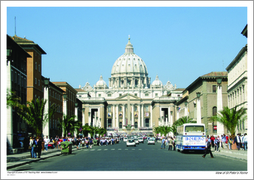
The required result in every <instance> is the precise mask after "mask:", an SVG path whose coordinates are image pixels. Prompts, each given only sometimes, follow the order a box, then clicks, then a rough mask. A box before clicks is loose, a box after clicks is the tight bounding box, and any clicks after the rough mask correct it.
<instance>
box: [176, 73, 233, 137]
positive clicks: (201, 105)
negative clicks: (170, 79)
mask: <svg viewBox="0 0 254 180" xmlns="http://www.w3.org/2000/svg"><path fill="white" fill-rule="evenodd" d="M227 77H228V74H227V72H211V73H208V74H205V75H203V76H200V77H198V78H197V79H196V80H195V81H194V82H193V83H191V84H190V85H189V86H188V87H187V88H186V89H185V90H184V91H183V94H184V96H183V98H182V99H181V100H180V101H178V102H177V103H176V105H177V109H178V111H179V112H177V113H179V117H183V116H189V118H192V119H193V120H194V121H196V122H197V123H204V124H205V126H206V133H207V134H210V135H212V134H214V135H221V134H224V133H227V129H226V128H225V127H224V126H223V125H221V124H219V123H217V122H213V121H212V120H211V117H212V116H215V115H217V113H218V111H220V110H222V107H224V106H227V85H228V80H227Z"/></svg>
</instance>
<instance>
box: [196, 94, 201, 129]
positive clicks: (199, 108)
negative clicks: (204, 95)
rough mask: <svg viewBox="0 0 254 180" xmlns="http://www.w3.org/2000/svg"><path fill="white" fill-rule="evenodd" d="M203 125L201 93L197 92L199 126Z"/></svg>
mask: <svg viewBox="0 0 254 180" xmlns="http://www.w3.org/2000/svg"><path fill="white" fill-rule="evenodd" d="M200 123H201V106H200V92H197V124H200Z"/></svg>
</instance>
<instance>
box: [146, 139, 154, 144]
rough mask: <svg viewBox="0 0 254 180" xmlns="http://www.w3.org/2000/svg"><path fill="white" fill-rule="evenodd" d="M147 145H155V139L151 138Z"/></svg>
mask: <svg viewBox="0 0 254 180" xmlns="http://www.w3.org/2000/svg"><path fill="white" fill-rule="evenodd" d="M147 144H148V145H149V144H154V145H155V138H149V139H148V141H147Z"/></svg>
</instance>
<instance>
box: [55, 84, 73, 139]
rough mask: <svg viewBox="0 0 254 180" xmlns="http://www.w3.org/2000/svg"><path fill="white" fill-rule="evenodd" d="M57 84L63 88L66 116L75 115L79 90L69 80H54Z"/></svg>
mask: <svg viewBox="0 0 254 180" xmlns="http://www.w3.org/2000/svg"><path fill="white" fill-rule="evenodd" d="M52 83H53V84H54V85H55V86H57V87H59V88H60V89H62V90H63V96H62V98H63V100H62V102H63V105H62V108H63V109H62V113H63V115H64V116H68V117H71V116H75V103H76V95H77V91H76V90H75V89H74V88H73V87H72V86H71V85H70V84H68V83H67V82H52ZM62 136H63V132H62Z"/></svg>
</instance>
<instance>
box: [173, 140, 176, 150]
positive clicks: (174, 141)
mask: <svg viewBox="0 0 254 180" xmlns="http://www.w3.org/2000/svg"><path fill="white" fill-rule="evenodd" d="M173 147H174V149H173V151H175V150H176V138H175V137H174V138H173Z"/></svg>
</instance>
